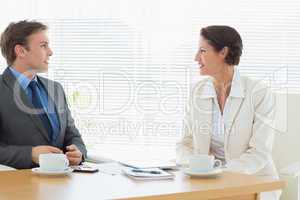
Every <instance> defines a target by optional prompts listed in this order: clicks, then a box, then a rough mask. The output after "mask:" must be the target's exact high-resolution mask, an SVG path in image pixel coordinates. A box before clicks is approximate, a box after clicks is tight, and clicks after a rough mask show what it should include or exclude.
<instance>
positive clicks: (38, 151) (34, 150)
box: [31, 145, 63, 164]
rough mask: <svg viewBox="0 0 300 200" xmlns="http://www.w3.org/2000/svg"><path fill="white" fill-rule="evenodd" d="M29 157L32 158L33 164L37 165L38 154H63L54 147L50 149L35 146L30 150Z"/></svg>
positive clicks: (49, 147)
mask: <svg viewBox="0 0 300 200" xmlns="http://www.w3.org/2000/svg"><path fill="white" fill-rule="evenodd" d="M31 152H32V153H31V156H32V161H33V162H35V163H37V164H38V163H39V156H40V154H44V153H63V151H62V150H60V149H58V148H56V147H52V146H46V145H44V146H42V145H41V146H36V147H33V148H32V151H31Z"/></svg>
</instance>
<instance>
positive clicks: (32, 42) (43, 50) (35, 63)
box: [23, 31, 53, 72]
mask: <svg viewBox="0 0 300 200" xmlns="http://www.w3.org/2000/svg"><path fill="white" fill-rule="evenodd" d="M52 54H53V52H52V50H51V49H50V47H49V39H48V37H47V32H46V31H39V32H37V33H34V34H32V35H30V36H29V37H28V39H27V48H26V49H25V55H24V60H23V61H24V63H25V64H26V65H27V66H28V67H29V68H30V69H32V70H35V71H36V72H46V71H47V70H48V61H49V57H50V56H51V55H52Z"/></svg>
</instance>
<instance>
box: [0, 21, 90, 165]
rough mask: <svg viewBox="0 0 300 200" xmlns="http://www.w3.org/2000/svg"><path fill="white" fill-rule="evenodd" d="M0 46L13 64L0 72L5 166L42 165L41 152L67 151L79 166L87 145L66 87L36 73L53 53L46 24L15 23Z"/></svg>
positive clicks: (1, 160) (0, 142)
mask: <svg viewBox="0 0 300 200" xmlns="http://www.w3.org/2000/svg"><path fill="white" fill-rule="evenodd" d="M0 46H1V51H2V55H3V56H4V57H5V58H6V61H7V64H8V67H7V68H6V70H5V71H4V73H3V74H2V75H1V76H0V164H4V165H8V166H11V167H15V168H18V169H22V168H32V167H36V166H37V165H38V160H39V159H38V158H39V155H40V154H44V153H65V154H66V156H67V158H68V160H69V163H70V165H78V164H80V163H81V162H82V161H83V160H84V158H85V157H86V153H87V151H86V148H85V145H84V143H83V141H82V138H81V135H80V134H79V132H78V130H77V128H76V127H75V124H74V120H73V118H72V116H71V113H70V110H69V108H68V105H67V101H66V97H65V93H64V90H63V88H62V86H61V85H60V84H59V83H57V82H55V81H51V80H49V79H46V78H43V77H40V76H38V75H37V73H39V72H45V71H47V70H48V60H49V57H50V56H51V55H52V53H53V52H52V50H51V49H50V47H49V41H48V37H47V26H46V25H44V24H42V23H40V22H35V21H20V22H17V23H11V24H10V25H9V26H8V27H7V28H6V29H5V31H4V32H3V33H2V35H1V40H0Z"/></svg>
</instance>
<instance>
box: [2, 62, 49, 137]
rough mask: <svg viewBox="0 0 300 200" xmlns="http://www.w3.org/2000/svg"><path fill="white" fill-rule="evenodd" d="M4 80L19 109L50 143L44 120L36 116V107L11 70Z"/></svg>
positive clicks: (4, 73) (5, 73)
mask: <svg viewBox="0 0 300 200" xmlns="http://www.w3.org/2000/svg"><path fill="white" fill-rule="evenodd" d="M3 80H4V81H5V82H6V84H7V86H8V87H9V88H10V89H11V91H12V94H13V99H14V101H15V104H16V105H17V107H18V108H19V109H20V110H22V111H23V113H24V114H26V115H28V116H29V117H30V119H31V120H32V122H33V123H34V125H35V126H36V128H37V129H38V130H39V132H40V133H41V134H42V135H43V136H44V137H45V138H46V140H47V141H50V138H49V136H48V133H47V131H46V129H45V127H44V125H43V122H42V120H41V119H40V118H39V116H38V115H36V114H34V109H35V108H34V106H33V105H32V103H31V102H29V100H28V97H27V95H26V93H25V91H24V90H23V88H21V86H20V84H19V83H18V81H17V79H16V78H15V76H14V75H13V74H12V72H11V71H10V69H9V68H6V70H5V71H4V72H3Z"/></svg>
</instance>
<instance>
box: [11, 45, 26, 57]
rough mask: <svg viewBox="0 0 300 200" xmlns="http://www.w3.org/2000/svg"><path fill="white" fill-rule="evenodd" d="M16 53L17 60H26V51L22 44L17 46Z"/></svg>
mask: <svg viewBox="0 0 300 200" xmlns="http://www.w3.org/2000/svg"><path fill="white" fill-rule="evenodd" d="M14 51H15V54H16V58H24V57H25V56H26V49H25V48H24V47H23V46H22V45H20V44H17V45H16V46H15V48H14Z"/></svg>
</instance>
